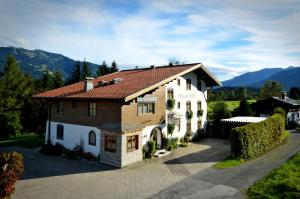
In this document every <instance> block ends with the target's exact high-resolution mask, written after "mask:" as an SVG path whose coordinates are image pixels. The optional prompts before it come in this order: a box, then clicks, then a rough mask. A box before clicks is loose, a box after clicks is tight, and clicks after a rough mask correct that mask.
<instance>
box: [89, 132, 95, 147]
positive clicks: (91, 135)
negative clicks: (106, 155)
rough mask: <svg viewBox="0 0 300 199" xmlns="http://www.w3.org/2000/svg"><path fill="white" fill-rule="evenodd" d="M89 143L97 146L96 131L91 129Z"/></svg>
mask: <svg viewBox="0 0 300 199" xmlns="http://www.w3.org/2000/svg"><path fill="white" fill-rule="evenodd" d="M89 145H94V146H96V133H95V132H94V131H90V133H89Z"/></svg>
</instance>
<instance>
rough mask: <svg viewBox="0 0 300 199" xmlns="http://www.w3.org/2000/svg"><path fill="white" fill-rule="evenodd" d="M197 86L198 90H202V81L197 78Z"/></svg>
mask: <svg viewBox="0 0 300 199" xmlns="http://www.w3.org/2000/svg"><path fill="white" fill-rule="evenodd" d="M197 88H198V90H199V91H201V90H202V81H201V79H199V78H198V79H197Z"/></svg>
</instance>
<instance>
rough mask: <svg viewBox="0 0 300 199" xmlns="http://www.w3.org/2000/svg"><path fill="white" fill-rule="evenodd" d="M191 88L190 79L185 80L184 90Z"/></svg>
mask: <svg viewBox="0 0 300 199" xmlns="http://www.w3.org/2000/svg"><path fill="white" fill-rule="evenodd" d="M191 89H192V81H191V80H190V79H187V80H186V90H191Z"/></svg>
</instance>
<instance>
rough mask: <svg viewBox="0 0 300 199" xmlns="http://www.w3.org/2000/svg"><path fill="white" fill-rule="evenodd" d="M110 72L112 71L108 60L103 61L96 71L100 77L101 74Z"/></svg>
mask: <svg viewBox="0 0 300 199" xmlns="http://www.w3.org/2000/svg"><path fill="white" fill-rule="evenodd" d="M109 72H110V69H109V68H108V66H107V64H106V62H105V61H103V63H102V64H101V65H100V66H99V67H98V70H97V72H96V73H97V76H98V77H100V76H103V75H107V74H109Z"/></svg>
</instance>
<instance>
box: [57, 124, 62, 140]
mask: <svg viewBox="0 0 300 199" xmlns="http://www.w3.org/2000/svg"><path fill="white" fill-rule="evenodd" d="M56 139H59V140H63V139H64V126H63V125H61V124H58V125H57V129H56Z"/></svg>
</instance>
